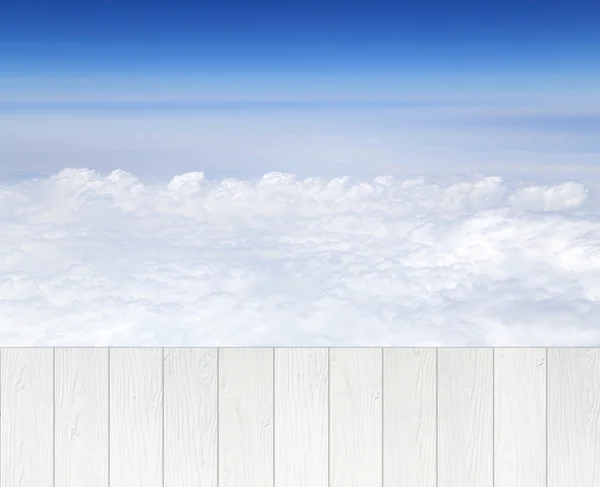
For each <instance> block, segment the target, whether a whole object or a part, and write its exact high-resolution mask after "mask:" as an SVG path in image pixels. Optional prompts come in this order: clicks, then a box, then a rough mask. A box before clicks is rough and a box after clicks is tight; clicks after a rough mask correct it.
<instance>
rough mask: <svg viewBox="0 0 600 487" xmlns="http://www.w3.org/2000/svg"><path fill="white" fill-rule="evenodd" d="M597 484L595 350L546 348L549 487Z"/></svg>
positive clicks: (599, 353)
mask: <svg viewBox="0 0 600 487" xmlns="http://www.w3.org/2000/svg"><path fill="white" fill-rule="evenodd" d="M598 485H600V350H599V349H597V348H596V349H589V348H588V349H586V348H571V349H568V348H565V349H556V348H555V349H548V487H598Z"/></svg>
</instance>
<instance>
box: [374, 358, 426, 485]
mask: <svg viewBox="0 0 600 487" xmlns="http://www.w3.org/2000/svg"><path fill="white" fill-rule="evenodd" d="M383 367H384V369H383V370H384V373H383V380H384V382H383V421H384V428H383V452H384V456H383V484H384V485H391V486H411V487H435V486H436V474H435V471H436V459H437V457H436V428H437V418H436V392H437V391H436V388H437V377H436V350H435V349H433V348H386V349H384V350H383Z"/></svg>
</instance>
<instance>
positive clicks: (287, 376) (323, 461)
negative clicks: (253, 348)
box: [274, 348, 329, 487]
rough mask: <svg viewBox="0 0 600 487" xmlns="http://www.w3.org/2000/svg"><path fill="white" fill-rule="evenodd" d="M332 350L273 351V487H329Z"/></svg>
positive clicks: (288, 349) (280, 349) (300, 349)
mask: <svg viewBox="0 0 600 487" xmlns="http://www.w3.org/2000/svg"><path fill="white" fill-rule="evenodd" d="M328 358H329V354H328V350H327V349H326V348H313V349H311V348H279V349H275V391H274V392H275V423H274V428H275V485H277V486H280V485H281V486H286V487H328V473H329V472H328V463H329V462H328V453H329V452H328V427H329V424H328V415H329V402H328V393H329V384H328V375H329V374H328Z"/></svg>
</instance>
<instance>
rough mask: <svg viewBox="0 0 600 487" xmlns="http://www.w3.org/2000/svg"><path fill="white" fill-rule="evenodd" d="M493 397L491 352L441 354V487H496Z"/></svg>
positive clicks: (468, 350)
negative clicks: (494, 486)
mask: <svg viewBox="0 0 600 487" xmlns="http://www.w3.org/2000/svg"><path fill="white" fill-rule="evenodd" d="M493 392H494V388H493V350H492V349H489V348H441V349H439V351H438V461H437V464H438V486H439V487H493V485H494V470H493V467H494V465H493V462H494V442H493V440H494V436H493V435H494V427H493V407H494V396H493ZM497 487H500V486H497ZM507 487H508V486H507Z"/></svg>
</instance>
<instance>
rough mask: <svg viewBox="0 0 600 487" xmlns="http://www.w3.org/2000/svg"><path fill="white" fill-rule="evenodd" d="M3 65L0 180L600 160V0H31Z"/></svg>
mask: <svg viewBox="0 0 600 487" xmlns="http://www.w3.org/2000/svg"><path fill="white" fill-rule="evenodd" d="M0 60H1V62H0V180H2V179H6V178H12V177H17V178H19V177H21V175H38V174H44V175H47V174H52V173H56V172H57V171H59V170H60V169H62V168H64V167H92V168H98V169H100V170H102V171H109V170H113V169H117V168H118V169H124V170H127V171H133V172H135V173H136V174H137V175H138V176H143V175H144V174H153V175H157V174H161V175H162V176H164V177H169V176H172V175H173V174H175V173H180V172H183V171H187V170H205V171H207V174H208V175H209V176H210V177H229V176H232V177H238V176H242V177H246V176H258V175H261V174H263V173H264V172H266V171H278V170H282V171H290V172H295V173H297V174H299V175H306V176H310V175H324V176H332V177H333V176H339V175H356V176H357V177H358V176H361V177H362V176H365V177H367V176H373V175H379V174H382V173H392V174H396V175H398V176H402V175H406V174H409V173H410V174H414V173H419V172H420V171H424V170H431V171H437V170H441V169H443V170H444V171H454V170H461V171H462V170H463V169H465V168H466V170H468V171H483V172H484V173H486V174H495V175H496V174H502V173H503V172H507V171H508V172H510V171H514V170H516V169H519V170H520V168H522V167H525V166H526V167H527V168H529V170H531V171H533V173H535V174H540V173H541V172H546V173H549V172H550V168H551V169H552V171H555V170H557V168H560V171H561V173H560V174H562V175H565V174H567V175H569V174H571V173H570V171H573V172H572V174H575V172H574V171H575V169H571V168H574V167H575V166H578V167H580V168H581V167H585V168H587V169H586V171H588V169H589V168H593V170H594V172H596V171H597V170H598V169H599V168H600V139H598V137H597V136H596V134H597V133H598V129H599V127H600V62H599V60H600V3H599V2H596V3H592V2H589V3H588V2H582V1H579V0H574V1H564V2H552V1H549V2H540V1H536V2H534V1H529V0H519V1H512V0H511V1H503V2H494V1H481V2H464V1H463V2H443V1H433V2H428V3H425V2H404V3H401V2H383V1H379V0H375V1H368V2H367V1H364V2H339V1H330V0H327V1H319V2H317V1H312V0H311V1H309V2H289V1H280V2H277V3H276V2H268V1H267V2H265V1H261V2H236V1H229V2H226V1H219V2H212V3H209V2H206V1H201V2H186V1H180V0H175V1H170V2H163V3H158V2H143V3H142V2H139V3H136V2H131V1H127V0H125V1H123V0H120V1H106V0H102V1H98V0H93V1H85V2H74V1H73V2H67V1H63V0H58V1H53V2H48V1H43V0H23V1H19V2H11V3H10V4H7V5H5V6H3V8H2V11H1V12H0ZM440 168H441V169H440ZM588 173H589V171H588V172H585V171H584V173H582V174H588ZM560 177H563V176H560Z"/></svg>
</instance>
